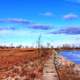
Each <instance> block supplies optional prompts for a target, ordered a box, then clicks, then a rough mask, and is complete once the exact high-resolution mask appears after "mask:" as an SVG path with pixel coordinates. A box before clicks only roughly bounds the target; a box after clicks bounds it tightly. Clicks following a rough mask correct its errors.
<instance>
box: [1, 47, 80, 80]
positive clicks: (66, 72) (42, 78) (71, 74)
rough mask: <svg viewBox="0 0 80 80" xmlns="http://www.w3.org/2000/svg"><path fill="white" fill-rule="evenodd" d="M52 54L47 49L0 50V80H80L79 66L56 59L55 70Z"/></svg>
mask: <svg viewBox="0 0 80 80" xmlns="http://www.w3.org/2000/svg"><path fill="white" fill-rule="evenodd" d="M54 53H55V52H53V53H52V50H51V49H48V48H47V49H45V48H42V49H36V48H4V49H0V80H33V79H34V80H49V79H50V80H53V79H55V80H59V79H60V80H80V65H77V64H73V63H71V62H68V61H66V60H65V59H64V58H61V57H56V58H57V64H56V69H55V64H54V59H53V57H54ZM52 56H53V57H52ZM57 77H59V78H57Z"/></svg>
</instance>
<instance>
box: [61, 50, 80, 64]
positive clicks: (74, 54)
mask: <svg viewBox="0 0 80 80" xmlns="http://www.w3.org/2000/svg"><path fill="white" fill-rule="evenodd" d="M60 55H62V56H64V57H65V58H66V59H68V60H70V61H73V62H74V63H76V64H80V50H72V51H70V50H65V51H61V52H60Z"/></svg>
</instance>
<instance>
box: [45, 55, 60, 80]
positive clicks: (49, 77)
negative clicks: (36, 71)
mask: <svg viewBox="0 0 80 80" xmlns="http://www.w3.org/2000/svg"><path fill="white" fill-rule="evenodd" d="M53 63H54V54H52V56H50V58H49V59H48V60H47V61H46V63H45V65H44V69H43V80H59V79H58V75H57V72H56V69H55V65H54V64H53Z"/></svg>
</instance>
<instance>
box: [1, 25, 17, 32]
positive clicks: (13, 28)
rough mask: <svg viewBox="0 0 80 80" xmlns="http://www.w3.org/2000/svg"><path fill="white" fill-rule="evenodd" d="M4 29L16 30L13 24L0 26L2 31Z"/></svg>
mask: <svg viewBox="0 0 80 80" xmlns="http://www.w3.org/2000/svg"><path fill="white" fill-rule="evenodd" d="M4 30H13V31H14V30H16V28H15V27H12V26H7V27H6V26H0V31H4Z"/></svg>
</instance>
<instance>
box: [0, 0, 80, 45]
mask: <svg viewBox="0 0 80 80" xmlns="http://www.w3.org/2000/svg"><path fill="white" fill-rule="evenodd" d="M40 34H41V35H42V38H41V43H42V44H43V45H46V43H50V44H52V45H54V46H59V45H62V44H76V45H79V44H80V0H0V44H1V45H10V44H11V43H13V45H20V44H22V45H28V46H36V42H37V40H38V37H39V35H40Z"/></svg>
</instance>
